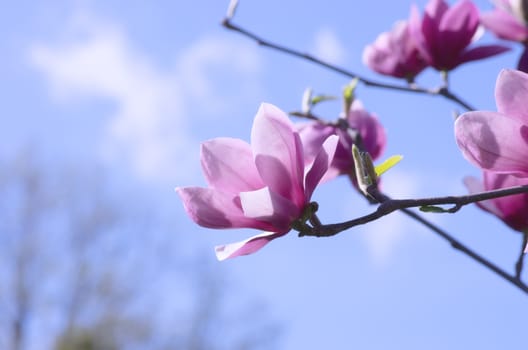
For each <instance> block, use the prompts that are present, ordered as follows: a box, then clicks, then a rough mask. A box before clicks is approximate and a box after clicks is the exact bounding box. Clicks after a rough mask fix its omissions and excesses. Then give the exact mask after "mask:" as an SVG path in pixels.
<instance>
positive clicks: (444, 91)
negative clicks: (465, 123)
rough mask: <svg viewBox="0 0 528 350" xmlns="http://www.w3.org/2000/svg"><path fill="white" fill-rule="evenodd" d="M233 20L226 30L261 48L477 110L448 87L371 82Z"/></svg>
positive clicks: (226, 21)
mask: <svg viewBox="0 0 528 350" xmlns="http://www.w3.org/2000/svg"><path fill="white" fill-rule="evenodd" d="M232 18H233V16H231V17H225V18H224V19H223V20H222V25H223V26H224V27H225V28H227V29H229V30H232V31H235V32H237V33H239V34H242V35H243V36H245V37H247V38H249V39H251V40H253V41H255V42H256V43H257V44H258V45H261V46H264V47H268V48H270V49H273V50H276V51H279V52H282V53H285V54H288V55H290V56H294V57H297V58H300V59H303V60H306V61H309V62H312V63H314V64H316V65H318V66H321V67H324V68H326V69H328V70H331V71H333V72H336V73H339V74H341V75H344V76H346V77H348V78H351V79H358V80H359V81H360V82H362V83H363V84H365V85H366V86H371V87H377V88H383V89H389V90H397V91H404V92H413V93H419V94H426V95H433V96H442V97H445V98H446V99H448V100H451V101H452V102H455V103H456V104H458V105H460V106H461V107H463V108H464V109H466V110H468V111H471V110H475V108H473V107H472V106H471V105H470V104H468V103H467V102H464V101H463V100H462V99H461V98H460V97H458V96H457V95H455V94H454V93H452V92H451V91H449V89H448V88H447V87H445V86H442V87H441V88H437V89H425V88H420V87H417V86H414V85H413V86H402V85H393V84H386V83H381V82H378V81H374V80H371V79H367V78H365V77H363V76H360V75H359V74H356V73H354V72H351V71H349V70H346V69H344V68H341V67H338V66H336V65H333V64H331V63H328V62H325V61H323V60H321V59H319V58H317V57H315V56H312V55H310V54H307V53H302V52H300V51H297V50H294V49H291V48H289V47H286V46H283V45H280V44H276V43H273V42H271V41H268V40H266V39H263V38H261V37H260V36H257V35H256V34H254V33H252V32H250V31H248V30H246V29H244V28H242V27H240V26H238V25H236V24H233V22H232V21H231V19H232Z"/></svg>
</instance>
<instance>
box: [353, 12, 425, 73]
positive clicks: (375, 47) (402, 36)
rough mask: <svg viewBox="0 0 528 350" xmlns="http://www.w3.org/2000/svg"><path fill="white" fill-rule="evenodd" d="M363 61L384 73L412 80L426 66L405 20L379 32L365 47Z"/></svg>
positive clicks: (376, 70) (371, 67)
mask: <svg viewBox="0 0 528 350" xmlns="http://www.w3.org/2000/svg"><path fill="white" fill-rule="evenodd" d="M363 63H364V64H366V65H367V66H368V67H369V68H370V69H372V70H374V71H375V72H378V73H380V74H384V75H390V76H393V77H396V78H404V79H407V80H408V81H413V80H414V77H415V76H416V75H418V73H420V72H421V71H422V70H424V69H425V68H426V67H427V62H425V60H424V59H423V57H422V56H421V54H420V52H419V51H418V48H417V47H416V44H415V42H414V39H413V38H412V37H411V33H410V31H409V24H408V22H407V21H399V22H397V23H396V24H395V25H394V28H393V29H392V30H391V31H390V32H384V33H381V34H380V35H379V36H378V37H377V38H376V41H375V42H374V43H373V44H370V45H368V46H367V47H365V50H364V51H363Z"/></svg>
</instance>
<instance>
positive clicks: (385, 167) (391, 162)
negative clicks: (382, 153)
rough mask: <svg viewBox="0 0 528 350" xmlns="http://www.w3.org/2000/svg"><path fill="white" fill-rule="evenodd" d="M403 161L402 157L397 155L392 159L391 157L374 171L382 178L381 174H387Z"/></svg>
mask: <svg viewBox="0 0 528 350" xmlns="http://www.w3.org/2000/svg"><path fill="white" fill-rule="evenodd" d="M402 159H403V156H402V155H399V154H398V155H395V156H392V157H389V158H388V159H386V160H385V161H383V163H381V164H379V165H376V166H375V167H374V170H375V171H376V175H378V176H380V175H381V174H383V173H385V172H386V171H387V170H389V169H390V168H392V167H393V166H395V165H396V164H398V163H399V162H400V161H401V160H402Z"/></svg>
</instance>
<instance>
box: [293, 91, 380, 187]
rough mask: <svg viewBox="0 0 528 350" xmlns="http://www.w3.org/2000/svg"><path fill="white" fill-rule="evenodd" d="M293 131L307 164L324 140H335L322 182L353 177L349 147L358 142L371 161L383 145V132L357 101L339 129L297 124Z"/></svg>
mask: <svg viewBox="0 0 528 350" xmlns="http://www.w3.org/2000/svg"><path fill="white" fill-rule="evenodd" d="M297 129H298V130H299V134H300V136H301V140H302V142H303V145H304V149H305V161H307V162H311V161H312V160H313V159H314V158H315V157H316V156H317V153H318V150H319V149H320V148H321V145H322V144H323V142H324V141H325V140H326V139H327V138H328V136H330V135H337V136H339V143H338V145H337V149H336V151H335V156H334V159H333V161H332V164H331V165H330V168H329V169H328V172H327V173H326V175H325V177H324V180H329V179H332V178H334V177H336V176H338V175H340V174H350V173H351V174H352V175H353V176H355V172H354V160H353V158H352V145H353V144H354V143H356V142H357V141H358V140H359V141H360V142H361V146H362V149H364V150H366V151H367V152H369V153H370V156H371V157H372V159H376V158H378V157H379V156H380V155H381V154H382V152H383V150H384V149H385V144H386V143H387V139H386V136H385V129H384V128H383V126H382V125H381V123H380V122H379V121H378V118H377V117H376V116H375V115H374V114H370V113H369V112H367V111H366V110H365V109H364V108H363V104H362V103H361V102H360V101H359V100H354V102H353V103H352V106H351V108H350V112H349V113H348V116H347V118H346V120H345V123H343V125H327V124H322V123H320V122H309V123H302V124H298V125H297Z"/></svg>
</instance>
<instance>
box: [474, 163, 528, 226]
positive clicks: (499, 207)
mask: <svg viewBox="0 0 528 350" xmlns="http://www.w3.org/2000/svg"><path fill="white" fill-rule="evenodd" d="M464 183H465V184H466V187H467V188H468V190H469V192H470V193H478V192H483V191H491V190H497V189H501V188H506V187H513V186H521V185H528V178H521V177H516V176H513V175H510V174H499V173H493V172H490V171H484V172H483V181H480V180H479V179H477V178H475V177H467V178H465V179H464ZM477 204H478V206H479V207H481V208H482V209H484V210H486V211H488V212H490V213H492V214H494V215H496V216H497V217H498V218H499V219H501V220H502V221H504V223H506V224H507V225H508V226H510V227H511V228H512V229H514V230H516V231H521V232H525V231H526V230H527V229H528V215H527V214H528V193H522V194H516V195H513V196H507V197H500V198H495V199H490V200H486V201H482V202H479V203H477Z"/></svg>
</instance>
